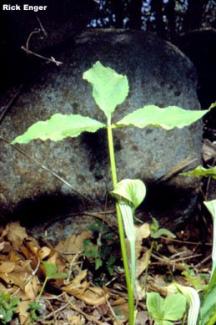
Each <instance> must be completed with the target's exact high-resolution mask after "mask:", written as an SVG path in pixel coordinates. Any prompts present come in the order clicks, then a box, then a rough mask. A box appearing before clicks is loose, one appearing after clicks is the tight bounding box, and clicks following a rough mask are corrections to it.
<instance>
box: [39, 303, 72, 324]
mask: <svg viewBox="0 0 216 325" xmlns="http://www.w3.org/2000/svg"><path fill="white" fill-rule="evenodd" d="M68 306H69V302H67V303H66V304H64V305H63V306H61V307H60V308H58V309H56V310H54V311H52V312H51V313H49V314H48V315H46V316H45V317H44V318H43V320H46V319H49V318H50V317H52V316H53V317H54V315H56V314H58V313H59V312H60V311H62V310H64V309H65V308H67V307H68Z"/></svg>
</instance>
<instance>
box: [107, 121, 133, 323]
mask: <svg viewBox="0 0 216 325" xmlns="http://www.w3.org/2000/svg"><path fill="white" fill-rule="evenodd" d="M107 139H108V148H109V158H110V169H111V176H112V184H113V187H115V186H116V184H117V181H118V180H117V170H116V162H115V151H114V144H113V133H112V125H111V119H110V120H108V122H107ZM116 215H117V222H118V231H119V239H120V245H121V254H122V259H123V265H124V271H125V279H126V285H127V291H128V309H129V325H134V324H135V317H134V316H135V309H134V288H133V287H132V283H131V277H130V270H129V263H128V256H127V249H126V241H125V235H124V226H123V221H122V216H121V211H120V207H119V204H118V203H116Z"/></svg>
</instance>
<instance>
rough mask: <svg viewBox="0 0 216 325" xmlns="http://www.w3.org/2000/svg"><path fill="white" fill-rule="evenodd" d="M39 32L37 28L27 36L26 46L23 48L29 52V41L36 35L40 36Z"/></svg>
mask: <svg viewBox="0 0 216 325" xmlns="http://www.w3.org/2000/svg"><path fill="white" fill-rule="evenodd" d="M40 32H41V30H40V29H39V28H35V29H34V30H33V31H32V32H31V33H30V34H29V35H28V38H27V40H26V45H25V48H26V49H28V50H29V45H30V41H31V39H32V36H34V35H36V34H40Z"/></svg>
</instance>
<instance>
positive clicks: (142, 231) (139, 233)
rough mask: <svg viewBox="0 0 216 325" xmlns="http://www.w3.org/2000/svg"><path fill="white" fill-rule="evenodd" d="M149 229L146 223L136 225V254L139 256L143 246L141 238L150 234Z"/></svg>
mask: <svg viewBox="0 0 216 325" xmlns="http://www.w3.org/2000/svg"><path fill="white" fill-rule="evenodd" d="M150 234H151V230H150V225H149V224H148V223H144V224H143V225H142V226H140V227H136V256H137V257H139V255H140V253H141V251H142V249H143V247H142V242H143V239H146V238H148V237H149V236H150Z"/></svg>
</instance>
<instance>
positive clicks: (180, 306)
mask: <svg viewBox="0 0 216 325" xmlns="http://www.w3.org/2000/svg"><path fill="white" fill-rule="evenodd" d="M185 309H186V298H185V297H184V296H183V295H182V294H180V293H176V294H172V295H169V296H167V297H166V298H165V300H164V318H165V319H166V320H171V321H176V320H178V319H181V318H182V317H183V315H184V313H185Z"/></svg>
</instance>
